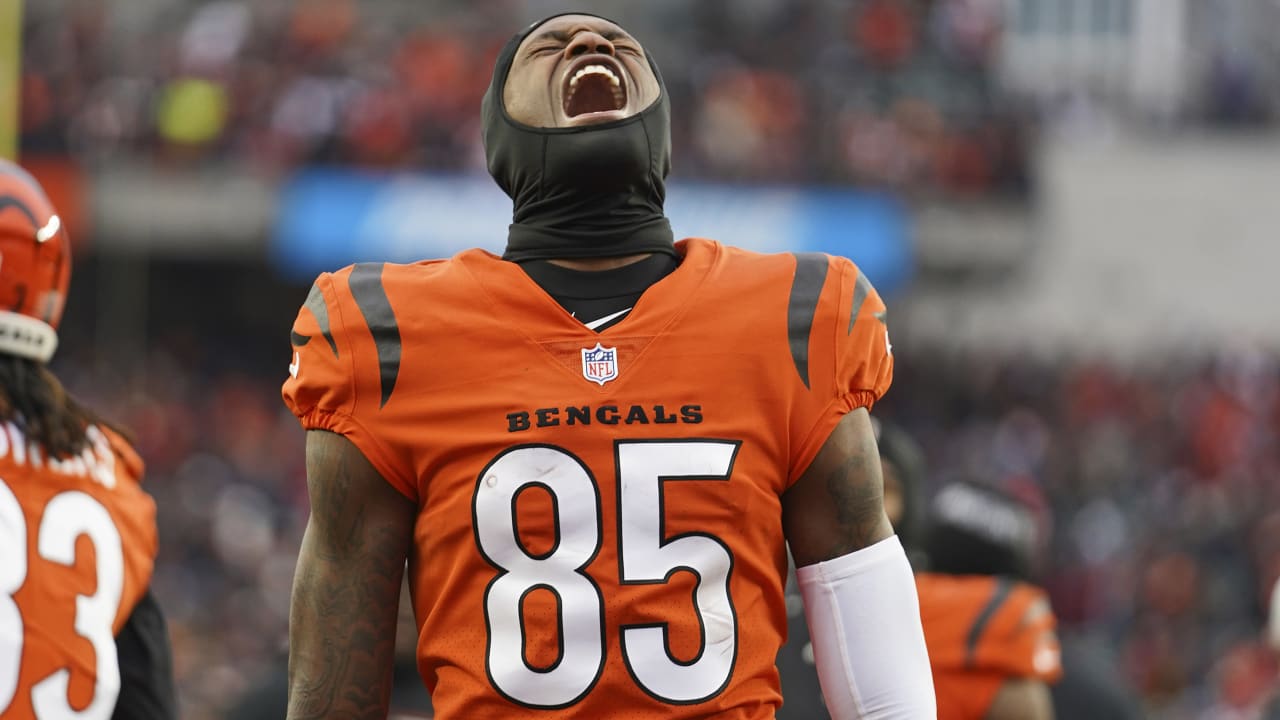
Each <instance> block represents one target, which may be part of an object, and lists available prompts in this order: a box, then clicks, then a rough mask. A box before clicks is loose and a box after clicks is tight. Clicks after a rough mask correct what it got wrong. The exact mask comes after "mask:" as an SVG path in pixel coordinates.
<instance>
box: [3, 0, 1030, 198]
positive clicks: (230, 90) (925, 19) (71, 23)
mask: <svg viewBox="0 0 1280 720" xmlns="http://www.w3.org/2000/svg"><path fill="white" fill-rule="evenodd" d="M34 5H35V7H31V8H30V9H29V12H28V14H27V18H26V28H25V32H24V38H25V46H24V54H25V58H24V66H23V77H22V84H21V87H22V102H21V112H22V132H23V148H24V151H25V152H27V153H32V154H36V153H49V152H54V153H63V152H67V153H71V154H72V155H74V156H75V157H77V158H78V159H80V160H81V161H83V162H86V163H94V162H103V161H109V160H111V159H113V158H120V157H125V158H134V157H137V156H139V155H142V156H146V157H150V158H153V159H154V160H156V161H158V162H163V163H179V164H197V165H198V164H200V163H207V162H225V161H228V160H231V161H236V162H241V163H243V164H245V165H246V166H248V167H251V168H253V169H255V170H257V171H260V172H264V173H279V172H285V171H288V170H290V169H292V168H295V167H298V166H300V165H302V164H330V163H339V164H344V165H355V166H359V167H366V168H380V169H384V168H392V169H394V168H415V169H416V168H431V169H475V168H478V167H480V166H481V163H482V155H481V153H480V149H479V130H478V125H477V122H478V117H477V116H478V108H479V100H480V96H481V94H482V93H483V91H484V88H485V86H486V85H487V83H488V80H489V75H490V72H491V68H492V61H493V58H494V57H495V56H496V54H497V51H498V49H499V48H500V47H501V45H502V43H504V42H505V41H506V39H507V38H508V37H509V36H510V34H511V33H512V32H513V31H514V30H516V29H517V27H515V25H514V23H513V20H512V19H513V18H516V17H520V16H521V14H522V10H523V9H524V8H525V3H523V2H519V1H518V0H502V1H499V2H489V3H472V4H462V7H461V8H459V7H455V5H457V4H454V3H449V2H444V1H443V0H435V1H434V2H427V3H420V4H410V5H409V6H408V7H405V6H404V4H403V3H397V2H387V3H375V4H368V3H366V4H361V3H358V2H356V1H355V0H306V1H303V2H296V3H282V2H266V3H261V2H260V3H251V2H248V1H247V0H215V1H213V2H205V3H198V4H197V3H188V2H171V3H169V4H168V5H167V6H165V8H164V10H163V11H153V12H144V11H143V9H142V8H145V7H154V6H155V4H154V3H153V4H151V5H147V4H139V7H138V9H135V10H133V11H125V10H122V9H121V8H120V6H118V5H117V6H115V7H111V4H109V3H104V2H100V1H97V0H63V1H62V2H55V3H52V4H50V5H47V6H44V5H43V4H34ZM751 5H752V7H751V8H749V9H744V8H743V7H742V4H741V3H733V2H726V1H724V0H720V1H713V2H700V3H696V4H694V5H686V4H684V3H678V4H673V3H656V4H655V6H654V8H653V10H652V11H651V12H646V13H645V14H644V19H645V20H646V21H647V22H637V23H630V22H629V23H627V24H628V26H629V27H630V29H632V30H633V32H635V33H636V34H637V36H639V37H640V39H641V40H642V41H643V42H645V43H646V46H647V47H649V48H650V50H651V51H652V52H653V54H654V55H655V57H656V58H657V59H658V61H659V62H660V64H661V67H662V68H663V71H664V75H665V79H666V82H667V84H668V86H669V90H670V92H671V95H672V101H673V109H674V113H675V117H674V121H673V133H674V135H675V136H676V137H675V140H676V147H677V148H680V152H679V154H678V162H677V167H676V172H677V173H678V174H679V175H680V176H682V177H686V178H715V179H718V180H734V181H754V182H794V181H807V182H813V181H817V182H833V183H858V184H863V185H870V186H875V187H885V188H889V189H894V190H898V191H903V192H908V191H909V192H916V193H922V194H935V193H940V194H944V195H980V196H985V195H992V194H1000V195H1004V194H1019V193H1024V192H1025V191H1026V182H1027V180H1026V175H1027V172H1026V163H1027V149H1026V138H1025V136H1026V134H1027V132H1028V123H1027V122H1026V121H1025V119H1024V118H1020V117H1019V115H1018V113H1017V112H1016V111H1015V110H1014V109H1012V107H1011V105H1010V104H1009V103H1007V102H1001V99H1000V98H999V93H998V92H997V91H996V89H995V88H994V87H993V84H992V81H991V78H990V66H991V63H992V61H993V57H994V52H995V50H996V47H997V40H998V37H999V30H1000V18H999V11H998V5H999V3H992V2H987V1H983V0H946V1H935V2H918V1H915V0H910V1H908V0H862V1H861V2H856V3H849V2H824V1H821V0H811V1H809V2H802V3H787V2H753V3H751ZM42 6H43V7H42ZM638 20H639V18H638Z"/></svg>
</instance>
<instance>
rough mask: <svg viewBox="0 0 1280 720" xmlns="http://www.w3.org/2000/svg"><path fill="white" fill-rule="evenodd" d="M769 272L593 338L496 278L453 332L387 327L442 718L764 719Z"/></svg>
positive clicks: (777, 313)
mask: <svg viewBox="0 0 1280 720" xmlns="http://www.w3.org/2000/svg"><path fill="white" fill-rule="evenodd" d="M755 263H756V264H755V265H751V266H749V267H745V268H744V267H721V266H714V267H710V268H708V269H707V271H706V272H705V273H704V274H702V275H697V276H690V275H685V276H677V275H673V276H671V277H669V278H668V279H667V280H664V281H663V283H660V284H659V285H657V286H655V287H654V288H652V289H651V290H650V291H649V292H648V293H646V294H645V296H644V297H642V298H641V300H640V302H639V303H638V304H637V306H636V308H635V310H634V311H632V314H631V315H630V316H629V317H628V319H627V320H626V321H624V322H622V323H621V324H619V325H617V326H614V327H612V328H610V329H609V330H607V331H605V332H603V333H599V334H597V333H595V332H592V331H590V330H587V329H586V328H585V327H583V326H582V324H581V323H580V322H579V321H577V320H575V319H573V318H571V317H569V315H568V314H567V313H566V312H564V311H563V310H562V309H560V308H559V307H558V306H556V305H555V304H554V301H552V300H551V299H550V298H548V297H546V296H545V295H544V294H541V293H540V292H537V289H536V287H534V286H532V285H531V284H527V285H526V284H525V283H528V281H527V278H522V277H521V276H519V275H513V274H506V275H482V274H483V273H484V272H486V271H487V270H488V269H490V268H491V267H495V265H491V264H487V263H480V264H479V265H478V266H477V267H473V268H472V269H471V270H472V274H473V275H481V277H478V278H475V282H476V284H475V285H474V286H468V283H467V282H460V283H458V284H457V285H456V286H455V287H456V291H457V292H458V293H459V296H457V297H448V298H440V299H439V301H440V302H441V303H442V304H444V305H445V306H447V307H449V308H450V311H449V312H448V313H447V314H441V313H423V314H421V315H418V314H408V313H404V312H401V311H399V310H397V317H398V318H399V327H400V336H401V338H400V339H401V346H402V353H401V356H400V366H399V372H398V376H397V378H396V380H395V387H394V390H393V392H392V394H391V395H390V397H389V399H388V400H387V402H386V403H385V405H384V406H383V408H382V414H385V424H382V427H387V428H391V427H397V428H402V432H403V433H404V434H405V435H404V436H403V437H402V438H399V439H395V438H392V439H390V442H392V443H396V442H404V443H414V446H415V447H417V448H418V450H417V451H416V452H415V453H414V456H413V463H414V467H415V472H416V473H417V476H418V478H420V480H419V483H420V495H421V497H422V498H423V510H422V514H421V516H420V519H419V522H418V526H417V537H416V552H415V557H414V559H413V563H414V568H413V569H414V572H415V578H416V582H415V596H416V601H417V607H418V608H419V620H420V622H421V623H423V629H422V640H421V643H420V656H421V660H422V666H423V670H424V674H425V675H426V677H427V678H428V681H429V682H430V683H433V684H435V685H436V697H435V704H436V708H437V712H439V713H440V716H441V717H443V718H452V717H490V716H492V717H499V716H510V715H509V714H508V713H509V712H510V711H511V710H512V708H513V705H512V703H514V705H515V706H526V707H531V708H542V709H546V708H561V709H562V712H561V713H559V714H554V713H553V714H551V715H547V714H546V713H545V712H544V713H542V714H540V715H539V716H540V717H548V716H551V717H604V716H617V717H620V716H622V714H621V713H620V711H619V708H623V707H625V708H628V709H629V710H632V711H633V712H635V713H636V714H635V715H634V716H635V717H705V716H710V715H713V714H715V713H724V714H721V715H716V716H717V717H742V718H771V717H772V714H773V709H774V707H775V706H776V703H777V702H778V699H779V698H778V693H777V677H776V670H775V668H774V662H775V656H776V653H777V649H778V646H779V645H780V644H781V641H782V635H783V632H784V626H785V611H784V607H783V595H782V582H783V574H784V572H785V553H784V546H783V536H782V529H781V518H780V507H781V506H780V495H781V493H782V492H783V491H784V489H785V487H786V485H787V482H788V476H789V473H790V472H791V470H792V468H790V467H789V463H790V461H791V458H792V448H791V447H790V446H791V445H792V444H793V443H794V439H793V434H794V433H793V431H792V429H791V425H792V422H793V418H792V417H791V416H790V415H791V413H793V412H794V402H793V401H794V398H793V397H792V393H794V390H793V389H792V388H793V386H794V385H796V383H794V382H790V380H791V377H790V376H791V375H794V374H795V373H796V368H795V364H794V362H795V358H794V357H793V354H792V352H791V349H790V346H789V344H788V327H787V323H788V318H787V310H788V303H789V298H790V293H791V280H792V275H793V269H792V267H790V266H787V265H786V264H785V263H783V262H777V261H764V260H760V259H756V260H755ZM504 265H505V264H504ZM506 269H507V270H510V269H514V270H515V272H516V273H519V272H520V271H519V269H518V268H514V266H509V265H508V266H507V268H506ZM503 272H506V270H503ZM673 280H674V281H675V282H671V281H673ZM394 292H395V290H394V286H389V290H388V294H389V300H390V303H391V304H392V305H393V306H396V305H399V306H400V307H404V306H406V305H407V302H408V301H407V300H399V301H398V298H397V297H396V296H395V295H394V294H393V293H394ZM467 293H472V294H473V295H472V296H471V298H470V300H471V302H469V303H468V302H466V299H467V298H466V297H465V295H466V294H467ZM475 293H479V294H478V295H477V294H475ZM419 318H420V320H421V323H422V324H421V325H416V324H415V323H416V322H417V320H418V319H419ZM401 393H403V395H401ZM410 436H412V437H410ZM442 598H448V600H442ZM495 691H496V693H497V695H501V696H504V697H505V700H503V701H499V700H497V699H496V697H495ZM486 698H488V699H492V702H491V703H490V704H485V703H486ZM464 708H465V709H464Z"/></svg>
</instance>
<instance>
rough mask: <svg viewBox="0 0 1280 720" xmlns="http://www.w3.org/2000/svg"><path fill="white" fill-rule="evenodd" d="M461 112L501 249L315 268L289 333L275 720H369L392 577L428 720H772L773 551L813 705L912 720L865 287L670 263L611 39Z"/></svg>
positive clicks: (804, 274)
mask: <svg viewBox="0 0 1280 720" xmlns="http://www.w3.org/2000/svg"><path fill="white" fill-rule="evenodd" d="M482 123H483V134H484V142H485V150H486V153H487V159H488V166H489V169H490V172H491V173H492V174H493V176H494V178H495V179H496V180H497V181H498V183H499V185H501V186H502V187H503V189H504V190H505V191H506V192H507V193H508V194H509V195H510V196H511V197H512V199H513V201H514V222H513V223H512V225H511V227H510V233H509V237H508V243H507V249H506V252H505V254H504V256H503V257H501V258H499V257H496V256H493V255H490V254H488V253H485V252H482V251H478V250H474V251H468V252H463V253H461V254H459V255H457V256H455V257H454V258H452V259H450V260H446V261H432V262H422V263H417V264H413V265H403V266H397V265H390V264H380V263H378V264H362V265H356V266H353V267H349V268H346V269H344V270H341V271H338V272H336V273H332V274H324V275H322V276H321V277H320V278H319V279H318V280H317V281H316V283H315V285H314V286H313V288H312V290H311V292H310V294H309V296H308V297H307V300H306V302H305V303H304V305H303V308H302V309H301V310H300V312H299V315H298V318H297V321H296V323H295V325H294V328H293V332H292V344H293V356H292V362H291V364H290V376H289V378H288V379H287V380H286V381H285V384H284V388H283V394H284V399H285V402H286V403H287V405H288V406H289V407H290V409H291V410H292V411H293V412H294V413H295V414H296V415H297V416H298V417H299V418H300V420H301V422H302V424H303V426H304V427H306V428H307V429H308V430H309V432H308V435H307V477H308V485H309V490H310V498H311V517H310V520H309V522H308V526H307V530H306V533H305V536H304V539H303V543H302V548H301V552H300V555H299V558H298V569H297V574H296V579H295V584H294V590H293V601H292V603H293V604H292V611H291V615H290V685H291V689H290V698H289V714H288V717H289V718H291V719H293V720H301V719H302V718H321V717H349V718H381V717H383V716H384V714H385V712H386V708H387V703H388V700H387V698H388V695H389V692H390V687H391V666H392V662H391V658H392V648H393V647H394V644H395V639H394V635H395V626H396V607H397V601H398V595H399V590H400V577H401V573H402V572H403V568H404V563H405V560H406V558H408V562H409V570H410V590H411V593H412V597H413V602H414V606H415V610H416V622H417V626H418V631H419V639H418V648H417V649H418V665H419V669H420V670H421V673H422V675H423V678H424V679H425V681H426V684H427V686H428V688H429V689H430V690H431V692H432V703H433V705H434V706H435V712H436V716H437V717H439V718H443V719H444V720H455V719H457V718H521V717H537V718H568V717H592V718H597V717H601V718H602V717H616V716H617V717H620V716H623V715H625V716H626V717H630V718H692V717H697V718H737V719H741V720H755V719H759V720H766V719H770V718H773V717H774V713H775V710H776V709H777V707H778V705H779V704H780V702H781V700H782V698H781V696H780V692H779V681H778V673H777V669H776V665H775V658H776V655H777V651H778V648H779V646H780V645H781V643H782V638H783V635H784V632H785V625H786V612H785V608H784V597H783V579H784V576H785V573H786V547H785V543H789V544H790V546H791V550H792V552H793V554H794V555H795V558H796V561H797V563H798V564H799V565H800V570H799V576H800V585H801V592H802V594H803V597H804V603H805V613H806V615H807V617H808V623H809V626H810V627H811V628H812V629H813V636H814V637H816V638H819V640H818V641H817V643H816V649H815V652H816V655H817V668H818V672H819V674H820V676H821V680H822V687H823V690H824V692H825V694H826V697H827V704H828V706H830V707H831V708H833V714H834V715H835V716H836V717H837V718H842V719H844V718H854V717H865V718H913V719H914V718H932V717H934V699H933V686H932V683H931V681H930V676H929V665H928V658H927V656H926V654H925V645H924V638H923V635H922V632H921V629H920V620H919V611H918V606H917V601H916V597H915V585H914V582H913V581H912V577H911V571H910V567H909V564H908V563H907V560H906V556H905V555H904V553H903V550H902V546H901V544H900V543H899V542H898V539H897V537H896V536H894V534H893V530H892V527H891V526H890V524H889V521H888V518H887V517H886V516H885V513H884V507H883V502H882V495H881V478H880V463H879V457H878V454H877V452H876V446H875V438H874V434H873V432H872V428H871V422H870V417H869V415H868V412H867V411H868V408H870V407H871V405H872V404H873V403H874V402H875V401H876V400H877V399H878V398H879V397H880V395H881V394H882V393H883V392H884V391H885V390H886V389H887V388H888V385H889V382H890V378H891V374H892V357H891V355H890V352H889V343H888V337H887V332H886V329H885V324H884V305H883V303H882V302H881V300H880V298H879V296H878V295H877V294H876V292H875V291H874V289H873V288H872V287H871V285H870V283H869V282H868V281H867V279H866V278H865V277H864V276H863V275H862V274H861V273H860V272H859V271H858V269H857V268H856V267H855V266H854V265H853V264H852V263H851V262H849V261H848V260H845V259H841V258H834V257H830V256H827V255H822V254H780V255H761V254H756V253H751V252H746V251H741V250H737V249H733V248H731V247H728V246H725V245H721V244H719V243H716V242H713V241H709V240H701V239H690V240H683V241H681V242H679V243H676V242H674V238H673V236H672V231H671V227H670V224H669V223H668V221H667V218H666V217H665V216H664V214H663V200H664V193H665V191H664V186H663V183H664V179H665V177H666V175H667V172H668V170H669V168H670V118H669V108H668V98H667V94H666V92H665V89H664V87H663V85H662V81H661V79H660V76H659V74H658V72H657V68H656V66H655V65H654V64H653V63H652V61H651V60H650V59H649V58H648V57H647V55H646V54H645V52H644V50H643V48H642V47H641V46H640V44H639V43H638V42H637V41H636V40H635V39H634V38H633V37H631V36H630V35H629V34H627V33H626V32H625V31H624V30H623V29H622V28H620V27H618V26H617V25H616V24H614V23H612V22H610V21H608V20H605V19H603V18H599V17H596V16H590V15H584V14H574V15H559V16H553V17H551V18H548V19H547V20H544V21H542V22H539V23H536V24H534V25H532V26H530V27H529V28H528V29H526V30H525V31H524V32H522V33H519V34H517V35H516V36H515V37H514V38H512V40H511V41H510V42H509V43H508V44H507V46H506V47H505V48H504V49H503V50H502V52H501V53H500V55H499V58H498V61H497V64H496V67H495V71H494V74H493V78H492V82H491V84H490V86H489V89H488V92H487V94H486V96H485V99H484V103H483V106H482Z"/></svg>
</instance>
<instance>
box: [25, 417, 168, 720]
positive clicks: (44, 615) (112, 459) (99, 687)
mask: <svg viewBox="0 0 1280 720" xmlns="http://www.w3.org/2000/svg"><path fill="white" fill-rule="evenodd" d="M90 433H91V439H92V440H93V441H94V442H93V443H92V447H91V449H89V450H87V451H86V452H85V453H84V454H83V455H82V456H80V457H77V458H74V459H71V460H69V461H61V462H50V461H49V460H48V459H47V458H46V457H44V453H43V452H41V451H39V450H37V449H35V448H34V447H32V446H30V445H29V444H28V443H27V441H26V440H25V439H24V438H23V437H22V435H21V433H20V432H19V431H18V430H17V429H16V428H15V427H13V426H12V425H8V426H6V427H0V535H2V536H3V537H0V717H4V718H6V719H10V718H12V719H13V720H30V719H32V718H37V717H41V718H43V717H70V716H71V712H72V711H75V712H81V713H84V714H82V715H77V717H86V718H109V717H110V716H111V712H112V709H113V708H114V705H115V699H116V696H117V693H118V690H119V686H120V679H119V669H118V665H117V662H116V654H115V635H116V633H117V632H118V631H119V630H120V629H121V628H122V627H123V626H124V624H125V622H126V621H127V619H128V617H129V614H130V613H131V612H132V608H133V607H134V605H136V603H137V602H138V600H139V598H140V597H141V595H142V593H143V592H144V591H145V589H146V587H147V585H148V584H149V583H150V578H151V571H152V567H153V562H154V557H155V547H156V530H155V506H154V504H153V503H152V501H151V499H150V497H149V496H147V495H146V494H145V493H143V492H142V490H141V488H139V487H138V485H137V482H138V476H139V475H140V473H141V464H140V462H139V461H138V460H137V457H136V455H134V454H133V453H132V451H131V450H128V449H125V448H124V447H123V445H122V443H121V441H119V440H118V439H117V440H115V441H114V442H115V443H117V445H116V446H115V447H114V448H113V446H112V441H109V440H108V439H107V437H106V435H105V434H103V433H101V432H99V431H98V430H97V429H96V428H93V429H91V431H90Z"/></svg>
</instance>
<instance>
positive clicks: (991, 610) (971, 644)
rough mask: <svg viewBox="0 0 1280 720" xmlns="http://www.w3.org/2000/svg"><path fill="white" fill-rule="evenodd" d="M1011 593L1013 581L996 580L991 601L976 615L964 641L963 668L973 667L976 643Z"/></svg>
mask: <svg viewBox="0 0 1280 720" xmlns="http://www.w3.org/2000/svg"><path fill="white" fill-rule="evenodd" d="M1011 592H1013V581H1012V580H1010V579H1009V578H996V589H995V592H993V593H991V599H990V600H988V601H987V604H986V605H984V606H983V607H982V612H980V613H978V619H976V620H974V621H973V627H971V628H969V636H968V637H966V638H965V641H964V666H965V667H972V666H973V660H974V658H973V655H974V653H975V652H977V650H978V641H979V640H981V639H982V631H983V630H986V629H987V623H989V622H991V618H992V617H993V616H994V615H995V614H996V611H997V610H999V609H1000V606H1001V605H1003V604H1004V601H1005V600H1007V599H1008V598H1009V593H1011Z"/></svg>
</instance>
